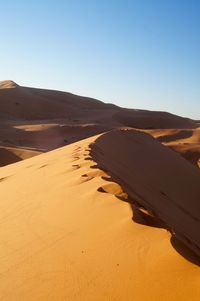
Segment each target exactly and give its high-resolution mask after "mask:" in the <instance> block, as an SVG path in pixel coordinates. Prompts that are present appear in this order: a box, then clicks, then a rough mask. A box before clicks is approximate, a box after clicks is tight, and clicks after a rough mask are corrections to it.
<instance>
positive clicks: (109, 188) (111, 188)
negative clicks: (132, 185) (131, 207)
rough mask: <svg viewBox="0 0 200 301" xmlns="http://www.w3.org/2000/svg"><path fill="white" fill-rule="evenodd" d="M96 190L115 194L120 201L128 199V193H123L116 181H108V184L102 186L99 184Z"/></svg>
mask: <svg viewBox="0 0 200 301" xmlns="http://www.w3.org/2000/svg"><path fill="white" fill-rule="evenodd" d="M97 191H99V192H103V193H110V194H112V195H114V196H116V197H117V198H119V199H120V200H122V201H128V195H127V193H125V192H124V191H123V190H122V188H121V186H120V185H118V184H117V183H114V182H112V183H108V184H104V185H102V186H100V187H99V188H98V189H97Z"/></svg>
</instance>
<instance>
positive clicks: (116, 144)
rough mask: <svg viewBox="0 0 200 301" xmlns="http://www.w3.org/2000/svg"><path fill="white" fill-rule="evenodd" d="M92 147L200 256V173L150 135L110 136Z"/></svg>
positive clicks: (130, 192)
mask: <svg viewBox="0 0 200 301" xmlns="http://www.w3.org/2000/svg"><path fill="white" fill-rule="evenodd" d="M91 147H92V151H91V153H92V156H93V158H94V159H95V161H97V163H98V165H99V166H100V168H102V169H104V170H107V171H109V173H110V174H111V175H112V177H113V178H114V179H115V180H117V182H118V183H119V184H120V185H121V186H122V187H123V189H124V190H125V191H126V192H127V193H128V195H129V196H130V197H131V199H132V200H133V201H135V202H136V204H139V205H140V206H143V207H144V208H145V209H147V210H148V212H150V213H151V214H153V215H154V216H156V217H158V218H159V219H161V220H162V221H163V222H164V223H165V224H166V225H167V227H169V228H170V229H171V231H172V233H174V234H175V235H176V236H177V237H178V238H179V239H181V240H182V241H183V242H184V243H185V244H186V245H187V246H188V247H189V248H190V249H192V250H193V251H194V252H196V253H197V255H199V256H200V239H199V231H198V229H199V222H200V219H199V215H198V212H199V210H200V207H199V202H198V200H199V198H200V186H199V182H200V171H199V170H198V169H197V168H195V167H193V166H192V165H191V164H189V163H188V162H187V161H185V160H184V159H182V158H181V157H180V156H179V155H178V154H176V153H175V152H173V151H171V150H170V149H169V148H167V147H165V146H162V145H161V144H160V143H158V142H157V141H156V140H155V139H154V138H152V137H151V136H150V135H147V134H145V133H141V132H139V131H134V130H130V129H129V130H115V131H112V132H109V133H107V134H104V135H102V136H101V137H100V138H98V139H97V141H96V142H95V143H94V144H93V145H92V146H91ZM116 149H117V152H116Z"/></svg>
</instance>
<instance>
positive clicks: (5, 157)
mask: <svg viewBox="0 0 200 301" xmlns="http://www.w3.org/2000/svg"><path fill="white" fill-rule="evenodd" d="M21 160H22V159H21V158H20V157H18V156H17V155H15V154H14V153H12V152H11V151H9V150H7V149H5V148H0V167H3V166H6V165H8V164H12V163H16V162H18V161H21Z"/></svg>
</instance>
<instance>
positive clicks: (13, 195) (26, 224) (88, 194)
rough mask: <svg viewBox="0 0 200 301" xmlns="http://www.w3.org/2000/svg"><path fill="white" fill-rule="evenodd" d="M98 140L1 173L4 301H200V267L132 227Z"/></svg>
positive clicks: (166, 237) (166, 240) (164, 235)
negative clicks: (95, 146)
mask: <svg viewBox="0 0 200 301" xmlns="http://www.w3.org/2000/svg"><path fill="white" fill-rule="evenodd" d="M97 138H98V137H93V138H89V139H86V140H83V141H80V142H78V143H74V144H71V145H69V146H66V147H63V148H60V149H58V150H54V151H51V152H48V153H46V154H42V155H39V156H36V157H34V158H31V159H27V160H24V161H22V162H19V163H15V164H11V165H8V166H6V167H2V168H1V169H0V188H1V196H2V197H1V200H0V208H1V210H0V221H1V227H0V243H1V248H0V250H1V251H0V258H1V265H0V276H1V281H0V300H6V301H7V300H8V301H12V300H13V301H18V300H20V301H21V300H34V301H35V300H37V301H39V300H42V301H44V300H48V301H49V300H70V301H73V300H77V301H81V300H87V301H88V300H91V301H93V300H99V301H103V300H105V301H107V300H111V301H114V300H115V301H116V300H120V301H122V300H131V301H132V300H136V301H141V300H155V301H156V300H158V301H160V300H166V301H171V300H174V301H177V300H187V301H188V300H191V301H196V300H199V295H200V275H199V267H198V266H197V265H196V264H193V263H191V262H190V261H188V260H186V259H185V258H184V257H182V256H181V255H180V254H179V253H178V252H177V251H176V250H175V249H174V247H173V246H172V243H171V242H170V238H171V234H170V232H169V231H167V230H166V229H162V228H158V227H150V226H147V225H144V224H141V223H140V224H139V223H136V222H134V221H133V220H132V218H133V215H134V212H133V208H132V206H131V205H130V204H129V203H128V202H124V201H122V200H120V196H123V191H122V190H121V188H120V186H119V185H118V184H116V183H115V182H113V181H112V180H111V179H110V178H109V176H108V175H107V174H106V173H104V172H103V171H102V170H100V169H99V168H98V167H97V165H96V162H94V161H93V160H91V157H90V155H89V145H90V144H91V143H92V142H94V141H95V140H96V139H97ZM188 164H189V163H188ZM115 194H116V196H115Z"/></svg>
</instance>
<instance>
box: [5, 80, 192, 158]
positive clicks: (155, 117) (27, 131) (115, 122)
mask: <svg viewBox="0 0 200 301" xmlns="http://www.w3.org/2000/svg"><path fill="white" fill-rule="evenodd" d="M0 125H1V127H0V146H4V147H12V148H15V149H17V148H19V149H21V148H23V149H27V151H28V150H29V149H30V148H31V149H34V150H35V151H38V152H45V151H49V150H52V149H55V148H58V147H61V146H64V145H67V144H70V143H73V142H76V141H79V140H80V139H84V138H87V137H90V136H93V135H96V134H99V133H103V132H106V131H109V130H111V129H114V128H121V127H123V126H126V127H127V126H131V127H136V128H141V129H165V128H171V129H191V130H192V129H195V128H196V127H197V123H196V121H193V120H191V119H188V118H182V117H180V116H176V115H173V114H170V113H167V112H151V111H144V110H134V109H131V110H130V109H124V108H120V107H118V106H116V105H113V104H106V103H104V102H102V101H99V100H96V99H92V98H88V97H82V96H78V95H74V94H71V93H67V92H60V91H53V90H44V89H36V88H28V87H21V86H19V85H17V84H16V83H14V82H13V81H3V82H0ZM10 163H13V161H12V160H11V161H10Z"/></svg>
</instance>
